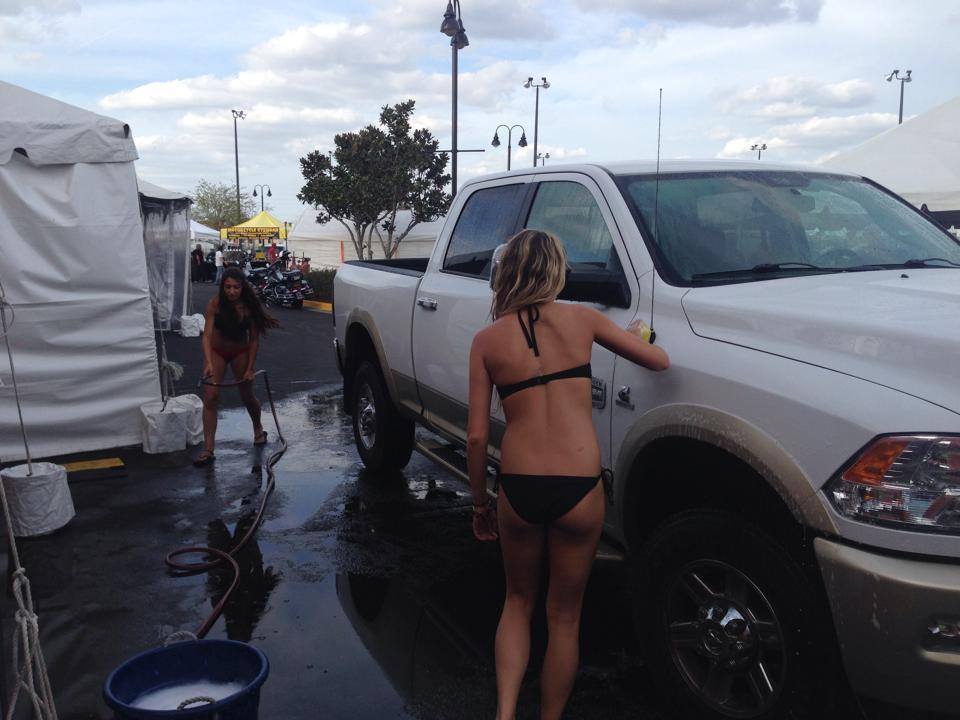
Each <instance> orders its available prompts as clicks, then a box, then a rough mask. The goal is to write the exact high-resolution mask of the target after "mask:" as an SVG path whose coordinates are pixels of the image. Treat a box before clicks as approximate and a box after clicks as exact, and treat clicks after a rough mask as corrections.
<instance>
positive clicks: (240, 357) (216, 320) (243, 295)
mask: <svg viewBox="0 0 960 720" xmlns="http://www.w3.org/2000/svg"><path fill="white" fill-rule="evenodd" d="M205 317H206V325H205V327H204V331H203V361H204V362H203V377H204V380H206V381H207V382H208V383H212V384H209V385H204V387H203V450H202V451H201V452H200V454H199V455H197V457H196V458H195V459H194V461H193V464H194V465H196V466H197V467H200V466H202V465H209V464H210V463H212V462H213V460H214V454H213V447H214V441H215V439H216V435H217V405H218V404H219V400H220V388H219V387H217V385H219V384H220V383H222V382H223V378H224V375H225V374H226V372H227V366H228V365H229V366H230V368H231V369H232V370H233V376H234V377H235V378H236V379H237V380H239V381H240V385H239V388H240V398H241V399H242V400H243V404H244V405H245V406H246V408H247V412H248V413H250V420H252V421H253V444H254V445H263V444H264V443H266V442H267V431H266V430H264V429H263V425H261V423H260V403H259V402H258V401H257V398H256V397H255V396H254V394H253V373H254V366H255V365H256V362H257V350H258V349H259V348H260V336H261V335H266V333H267V329H268V328H272V327H276V326H277V321H276V320H274V319H273V318H272V317H270V316H269V315H267V314H266V313H265V312H264V310H263V306H262V305H261V304H260V301H259V300H258V299H257V296H256V294H255V293H254V292H253V288H251V287H250V285H249V283H247V279H246V278H245V277H244V276H243V271H241V270H240V269H239V268H228V269H227V270H226V271H225V272H224V273H223V280H222V281H221V282H220V292H219V293H218V294H217V296H216V297H214V298H212V299H211V300H210V302H209V303H207V310H206V313H205Z"/></svg>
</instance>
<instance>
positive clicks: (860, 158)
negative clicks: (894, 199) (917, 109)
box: [823, 97, 960, 214]
mask: <svg viewBox="0 0 960 720" xmlns="http://www.w3.org/2000/svg"><path fill="white" fill-rule="evenodd" d="M958 128H960V97H956V98H954V99H953V100H950V101H949V102H946V103H944V104H943V105H939V106H937V107H935V108H933V109H932V110H928V111H927V112H925V113H923V114H922V115H918V116H917V117H915V118H911V119H910V120H907V121H905V122H904V123H903V124H902V125H896V126H895V127H892V128H891V129H889V130H887V131H885V132H882V133H880V134H879V135H877V136H875V137H872V138H870V139H869V140H867V141H866V142H864V143H862V144H860V145H858V146H857V147H855V148H853V149H852V150H848V151H846V152H843V153H840V154H839V155H835V156H834V157H832V158H830V159H829V160H827V161H825V162H824V163H823V164H824V166H826V167H828V168H833V169H837V170H846V171H850V172H855V173H857V174H859V175H862V176H864V177H868V178H870V179H871V180H875V181H876V182H878V183H880V184H881V185H884V186H886V187H888V188H890V189H891V190H893V191H894V192H895V193H897V194H898V195H901V196H903V197H904V198H906V199H907V200H909V201H910V202H911V203H913V204H914V205H916V206H917V207H920V206H921V205H923V204H926V205H927V207H928V208H929V209H930V210H932V211H938V212H944V213H951V214H952V213H954V212H957V211H960V130H958Z"/></svg>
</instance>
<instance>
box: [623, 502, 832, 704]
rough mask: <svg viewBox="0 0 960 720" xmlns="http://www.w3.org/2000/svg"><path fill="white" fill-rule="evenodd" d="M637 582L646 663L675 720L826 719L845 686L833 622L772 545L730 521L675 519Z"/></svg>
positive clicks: (813, 590)
mask: <svg viewBox="0 0 960 720" xmlns="http://www.w3.org/2000/svg"><path fill="white" fill-rule="evenodd" d="M635 578H636V586H635V588H634V591H635V593H634V594H635V600H634V608H635V624H636V626H637V629H638V632H639V633H640V636H641V646H642V647H643V649H644V653H645V654H646V661H647V665H648V667H649V668H650V670H651V672H652V673H653V674H654V675H655V676H656V680H657V681H658V684H659V685H660V686H661V687H663V688H664V689H665V690H666V692H667V693H668V695H669V696H670V700H672V701H673V702H675V703H677V704H679V705H680V706H681V707H682V708H683V713H682V717H685V718H702V719H704V720H706V719H708V718H709V719H710V720H720V719H721V718H750V719H751V720H773V719H774V718H791V719H792V718H806V717H810V718H821V717H827V716H828V715H827V713H828V712H829V707H830V706H831V705H832V697H833V695H834V693H832V692H830V689H831V688H838V687H843V683H844V682H845V681H844V679H843V673H842V670H840V669H839V667H838V665H839V663H835V662H833V659H834V657H835V653H834V652H833V650H832V649H833V648H834V647H835V645H836V641H835V639H834V637H833V634H832V632H831V629H832V623H831V622H830V621H829V618H828V617H825V615H826V612H827V611H826V608H824V607H823V605H824V602H823V601H822V599H821V598H820V594H819V593H818V592H817V587H816V585H815V583H814V581H813V580H811V578H810V577H809V576H808V575H807V573H806V572H805V571H804V570H803V568H802V567H801V566H800V564H799V563H798V562H797V561H796V560H795V559H794V557H793V556H792V555H791V554H790V553H788V552H787V551H786V550H785V549H783V548H782V547H781V546H780V545H779V544H778V543H777V541H776V540H774V539H773V538H771V537H770V536H768V535H767V534H766V533H764V532H763V531H762V530H760V529H759V528H757V527H755V526H753V525H751V524H750V523H749V522H747V521H745V520H743V519H741V518H739V517H737V516H735V515H732V514H730V513H725V512H720V511H716V510H693V511H689V512H685V513H681V514H679V515H676V516H675V517H673V518H671V519H670V520H668V521H667V522H666V523H665V524H664V525H663V526H661V528H660V529H659V530H657V531H656V532H655V533H654V535H653V537H652V538H651V539H650V540H649V542H648V543H647V545H646V547H645V551H644V557H643V559H642V560H641V561H640V563H639V568H638V569H637V572H636V574H635ZM831 670H833V672H832V671H831Z"/></svg>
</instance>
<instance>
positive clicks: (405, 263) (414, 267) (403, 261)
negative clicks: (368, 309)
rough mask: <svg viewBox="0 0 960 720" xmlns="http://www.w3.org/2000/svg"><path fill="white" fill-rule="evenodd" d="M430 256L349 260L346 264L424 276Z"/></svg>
mask: <svg viewBox="0 0 960 720" xmlns="http://www.w3.org/2000/svg"><path fill="white" fill-rule="evenodd" d="M428 262H430V258H428V257H422V258H392V259H390V260H349V261H347V262H346V263H344V265H358V266H361V267H369V268H373V269H374V270H383V271H384V272H393V273H400V274H401V275H416V276H417V277H420V276H422V275H423V274H424V273H425V272H426V271H427V263H428Z"/></svg>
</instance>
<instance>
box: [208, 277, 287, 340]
mask: <svg viewBox="0 0 960 720" xmlns="http://www.w3.org/2000/svg"><path fill="white" fill-rule="evenodd" d="M227 280H236V281H237V282H238V283H240V302H241V303H243V305H244V307H246V308H247V313H248V314H249V317H250V323H251V324H252V325H253V326H254V327H255V328H257V332H258V333H259V334H261V335H266V334H267V330H268V329H269V328H275V327H279V326H280V323H279V322H277V320H276V318H274V317H272V316H270V315H269V314H267V311H266V310H264V309H263V305H262V304H261V303H260V298H258V297H257V294H256V293H255V292H254V291H253V288H252V287H250V283H248V282H247V278H246V276H245V275H244V274H243V270H241V269H240V268H235V267H232V268H227V269H226V271H225V272H224V273H223V279H222V280H220V293H219V295H218V301H219V309H218V312H219V313H220V314H221V316H222V317H223V319H224V320H225V321H226V323H227V324H239V323H240V318H239V317H238V316H237V309H236V308H235V307H234V306H233V304H232V303H231V302H230V301H229V300H227V294H226V293H225V292H224V291H223V284H224V283H225V282H226V281H227Z"/></svg>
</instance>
